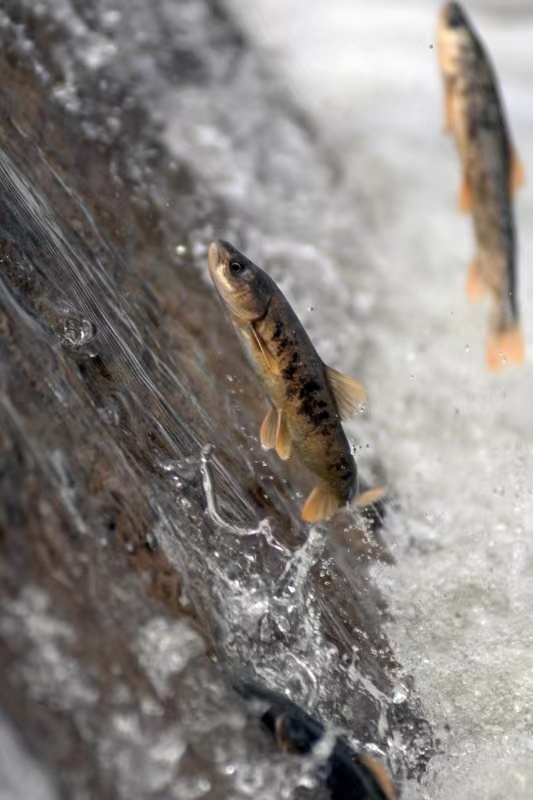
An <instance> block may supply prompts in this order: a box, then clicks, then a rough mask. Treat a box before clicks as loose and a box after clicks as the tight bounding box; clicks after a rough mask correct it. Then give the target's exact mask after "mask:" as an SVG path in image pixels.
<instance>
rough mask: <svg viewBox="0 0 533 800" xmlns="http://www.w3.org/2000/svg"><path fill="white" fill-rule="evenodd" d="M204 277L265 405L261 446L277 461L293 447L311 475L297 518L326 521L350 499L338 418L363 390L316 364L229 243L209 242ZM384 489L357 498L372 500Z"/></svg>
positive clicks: (352, 489) (352, 408) (347, 452)
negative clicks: (210, 283) (228, 321)
mask: <svg viewBox="0 0 533 800" xmlns="http://www.w3.org/2000/svg"><path fill="white" fill-rule="evenodd" d="M208 262H209V272H210V274H211V278H212V279H213V283H214V284H215V287H216V289H217V291H218V293H219V295H220V297H221V299H222V301H223V303H224V304H225V306H226V309H227V311H228V313H229V316H230V318H231V321H232V323H233V325H234V327H235V330H236V332H237V334H238V336H239V339H240V341H241V345H242V347H243V349H244V351H245V353H246V355H247V357H248V360H249V361H250V364H251V366H252V368H253V370H254V372H255V374H256V376H257V378H258V380H259V383H260V384H261V387H262V389H263V392H264V393H265V395H266V397H267V398H268V400H269V401H270V403H271V408H270V410H269V411H268V413H267V415H266V417H265V419H264V420H263V423H262V425H261V429H260V439H261V445H262V446H263V448H264V449H265V450H271V449H274V448H275V450H276V452H277V454H278V456H279V457H280V458H281V459H282V460H286V459H288V458H290V456H291V453H292V452H293V448H294V449H295V450H297V451H298V453H299V455H300V458H301V459H302V461H303V463H304V464H305V465H306V466H307V467H308V468H309V469H310V470H311V472H313V473H314V475H316V477H317V478H318V480H319V483H318V485H317V486H316V487H315V488H314V489H313V490H312V492H311V494H310V495H309V497H308V498H307V500H306V502H305V504H304V507H303V510H302V519H303V520H305V521H306V522H315V521H319V520H323V519H327V518H328V517H330V516H332V515H333V514H334V513H335V512H336V511H337V509H339V508H341V507H342V506H345V505H348V504H349V503H351V502H352V501H353V500H354V499H355V498H356V496H357V492H358V478H357V467H356V464H355V460H354V458H353V456H352V453H351V449H350V445H349V443H348V440H347V438H346V435H345V433H344V431H343V429H342V425H341V420H346V419H348V418H349V417H351V416H352V415H353V414H354V413H355V412H356V411H357V410H358V409H360V408H361V406H362V405H363V403H364V402H365V400H366V397H367V393H366V390H365V388H364V387H363V386H362V384H360V383H359V382H358V381H356V380H354V379H353V378H349V377H347V376H346V375H343V374H342V373H341V372H338V371H337V370H335V369H332V368H331V367H327V366H326V365H325V364H324V362H323V361H322V360H321V358H320V356H319V355H318V353H317V352H316V350H315V348H314V347H313V344H312V342H311V340H310V339H309V336H308V335H307V333H306V332H305V330H304V328H303V325H302V324H301V322H300V320H299V319H298V317H297V316H296V314H295V313H294V311H293V310H292V308H291V306H290V305H289V303H288V301H287V299H286V298H285V296H284V295H283V293H282V292H281V290H280V289H279V287H278V286H277V285H276V283H274V281H273V280H272V278H271V277H270V276H269V275H267V273H266V272H264V271H263V270H262V269H260V268H259V267H258V266H256V265H255V264H254V263H253V262H252V261H250V260H249V259H248V258H247V257H246V256H245V255H243V254H242V253H240V252H239V251H238V250H236V249H235V247H233V246H232V245H231V244H228V242H224V241H217V242H212V244H211V245H210V246H209V251H208ZM383 493H384V492H383V489H381V488H380V489H371V490H369V491H368V492H365V493H364V494H362V495H360V496H359V497H358V498H357V501H356V502H357V503H358V504H359V505H366V504H369V503H372V502H375V501H376V500H378V499H379V498H380V497H381V496H382V495H383Z"/></svg>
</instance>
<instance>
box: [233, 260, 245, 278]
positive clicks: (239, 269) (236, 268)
mask: <svg viewBox="0 0 533 800" xmlns="http://www.w3.org/2000/svg"><path fill="white" fill-rule="evenodd" d="M245 269H246V266H245V265H244V264H240V263H239V262H238V261H232V262H231V264H230V265H229V271H230V272H231V274H232V275H242V273H243V272H244V271H245Z"/></svg>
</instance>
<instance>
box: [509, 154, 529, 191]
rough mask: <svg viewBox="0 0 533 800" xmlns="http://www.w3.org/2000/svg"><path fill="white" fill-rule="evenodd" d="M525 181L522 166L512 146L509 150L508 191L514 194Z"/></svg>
mask: <svg viewBox="0 0 533 800" xmlns="http://www.w3.org/2000/svg"><path fill="white" fill-rule="evenodd" d="M525 182H526V173H525V170H524V166H523V164H522V162H521V161H520V159H519V158H518V156H517V154H516V151H515V150H514V148H513V149H512V150H511V171H510V173H509V191H510V192H511V195H514V194H516V192H517V191H518V190H519V189H520V187H521V186H523V185H524V183H525Z"/></svg>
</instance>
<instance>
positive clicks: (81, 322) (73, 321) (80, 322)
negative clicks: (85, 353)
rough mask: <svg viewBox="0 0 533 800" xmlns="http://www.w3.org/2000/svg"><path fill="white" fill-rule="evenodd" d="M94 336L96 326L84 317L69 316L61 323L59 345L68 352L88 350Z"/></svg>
mask: <svg viewBox="0 0 533 800" xmlns="http://www.w3.org/2000/svg"><path fill="white" fill-rule="evenodd" d="M95 336H96V325H95V324H94V323H93V322H91V321H90V320H88V319H85V318H84V317H78V316H70V317H68V318H67V319H65V320H64V321H63V326H62V331H61V333H60V340H61V344H62V345H63V346H64V347H66V348H67V349H68V350H82V349H86V348H88V346H89V345H90V344H91V343H92V342H93V340H94V338H95Z"/></svg>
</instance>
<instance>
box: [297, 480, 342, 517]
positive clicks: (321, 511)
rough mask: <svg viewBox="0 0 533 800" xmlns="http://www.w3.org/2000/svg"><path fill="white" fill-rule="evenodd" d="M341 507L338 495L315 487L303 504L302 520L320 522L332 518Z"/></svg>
mask: <svg viewBox="0 0 533 800" xmlns="http://www.w3.org/2000/svg"><path fill="white" fill-rule="evenodd" d="M341 505H342V501H341V500H340V499H339V497H338V495H336V494H334V493H333V492H331V491H329V490H328V489H323V488H322V487H321V486H316V487H315V488H314V489H313V491H312V492H311V494H310V495H309V497H308V498H307V500H306V501H305V503H304V507H303V508H302V519H303V521H304V522H320V521H321V520H324V519H328V518H329V517H331V516H333V514H334V513H335V512H336V511H337V510H338V509H339V508H340V507H341Z"/></svg>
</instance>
